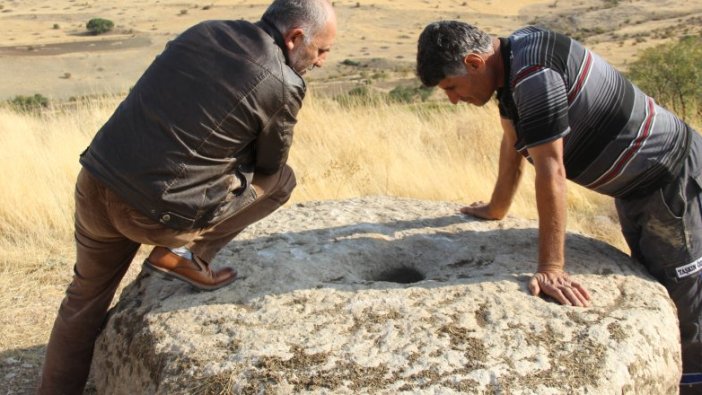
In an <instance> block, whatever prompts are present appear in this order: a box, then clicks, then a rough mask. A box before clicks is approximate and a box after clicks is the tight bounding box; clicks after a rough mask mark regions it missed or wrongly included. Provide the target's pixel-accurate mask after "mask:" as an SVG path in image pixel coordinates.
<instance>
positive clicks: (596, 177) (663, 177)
mask: <svg viewBox="0 0 702 395" xmlns="http://www.w3.org/2000/svg"><path fill="white" fill-rule="evenodd" d="M501 42H502V56H503V58H504V61H505V86H504V87H503V88H501V89H499V90H498V93H497V95H498V100H499V107H500V114H501V116H503V117H505V118H508V119H511V120H512V121H513V122H514V124H515V127H516V129H517V140H518V141H517V144H516V146H515V148H516V149H517V150H518V151H519V152H521V153H522V154H523V155H524V156H526V157H527V158H529V154H528V149H529V147H532V146H536V145H539V144H543V143H547V142H549V141H553V140H555V139H558V138H563V145H564V164H565V168H566V175H567V178H568V179H570V180H572V181H574V182H576V183H578V184H580V185H583V186H585V187H587V188H590V189H593V190H595V191H598V192H601V193H604V194H607V195H610V196H616V197H628V196H632V195H638V194H640V193H641V192H643V191H649V190H650V189H651V188H652V187H657V186H660V185H662V183H663V182H665V181H667V180H669V179H670V178H672V177H673V176H675V175H677V172H678V171H679V166H680V164H681V163H682V160H683V158H684V157H685V156H686V154H687V146H688V144H689V140H688V139H689V133H690V132H689V129H688V127H687V125H685V123H684V122H682V121H681V120H680V119H679V118H678V117H676V116H675V115H673V114H672V113H670V112H669V111H667V110H666V109H664V108H662V107H660V106H658V105H657V104H656V103H655V101H654V100H653V99H652V98H650V97H648V96H647V95H646V94H644V93H643V92H641V91H640V90H639V89H638V88H637V87H636V86H635V85H633V84H632V83H631V82H629V81H628V80H627V79H626V78H624V76H622V75H621V74H620V73H619V72H618V71H617V70H615V69H614V68H613V67H612V66H610V65H609V64H608V63H607V62H605V61H604V60H602V59H601V58H600V57H598V56H597V55H596V54H594V53H592V52H591V51H590V50H588V49H587V48H585V47H583V46H582V45H581V44H580V43H578V42H577V41H575V40H572V39H570V38H568V37H566V36H564V35H562V34H558V33H555V32H552V31H549V30H545V29H542V28H537V27H532V26H529V27H526V28H523V29H521V30H518V31H516V32H515V33H513V34H512V35H511V36H510V37H509V38H508V39H501Z"/></svg>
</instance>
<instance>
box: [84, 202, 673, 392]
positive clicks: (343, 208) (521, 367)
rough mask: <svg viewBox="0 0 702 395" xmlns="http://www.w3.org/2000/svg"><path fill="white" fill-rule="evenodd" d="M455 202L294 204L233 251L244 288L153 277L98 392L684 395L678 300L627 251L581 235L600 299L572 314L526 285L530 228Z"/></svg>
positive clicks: (109, 342)
mask: <svg viewBox="0 0 702 395" xmlns="http://www.w3.org/2000/svg"><path fill="white" fill-rule="evenodd" d="M458 207H459V206H458V205H455V204H450V203H443V202H426V201H417V200H409V199H399V198H387V197H378V198H359V199H352V200H347V201H341V202H315V203H305V204H298V205H295V206H292V207H290V208H286V209H282V210H280V211H278V212H276V213H274V214H273V215H272V216H270V217H269V218H267V219H265V220H264V221H261V222H260V223H258V224H255V225H254V226H252V227H250V228H249V229H248V230H247V231H246V232H244V233H242V234H241V235H240V237H238V238H237V239H236V240H235V241H234V242H232V243H231V244H230V245H229V246H228V248H227V249H225V250H223V251H222V252H221V253H220V255H219V256H218V258H217V261H216V262H217V263H219V264H222V263H225V262H226V263H229V264H233V265H235V266H236V268H237V269H238V271H239V273H240V275H241V276H242V277H244V278H242V279H240V280H237V281H236V282H235V283H233V284H232V285H231V286H228V287H226V288H224V289H221V290H218V291H215V292H209V293H197V292H194V291H193V290H192V289H191V288H190V287H189V286H187V285H184V284H181V283H180V282H177V281H166V280H164V279H162V278H160V277H157V276H154V275H152V274H150V273H149V272H147V271H145V272H142V273H141V274H140V276H139V277H138V278H137V280H136V281H135V282H134V283H133V284H131V285H130V286H129V287H128V288H127V289H126V290H125V292H124V293H123V295H122V298H121V300H120V302H119V304H118V305H117V306H116V307H115V309H114V310H113V313H112V315H111V318H110V319H109V322H108V323H107V326H106V328H105V330H104V332H103V334H102V335H101V337H100V338H99V340H98V343H97V346H96V350H95V357H94V361H93V374H94V378H95V381H96V386H97V388H98V391H99V393H105V394H137V393H138V394H146V393H148V394H186V393H187V394H220V393H244V394H264V393H265V394H276V393H280V394H288V393H334V394H356V393H384V394H395V393H422V394H424V393H428V394H451V393H474V394H673V393H676V392H677V384H678V381H679V378H680V374H681V369H680V354H679V344H678V342H679V339H678V335H677V333H678V329H677V319H676V316H675V308H674V306H673V304H672V302H671V301H670V300H669V299H668V297H667V294H666V291H665V289H664V288H663V287H662V286H660V285H659V284H657V283H656V282H655V281H653V280H652V279H651V278H649V277H648V276H647V275H646V274H645V273H644V272H642V270H641V269H640V268H639V267H637V266H636V265H634V264H632V263H630V262H629V259H628V258H627V256H626V255H625V254H624V253H622V252H620V251H618V250H616V249H614V248H613V247H610V246H608V245H606V244H604V243H602V242H599V241H597V240H594V239H591V238H588V237H585V236H582V235H577V234H568V239H567V251H566V254H567V260H568V269H569V271H570V272H571V273H572V274H574V276H575V277H576V278H577V279H578V280H580V281H581V282H583V283H584V284H585V286H586V287H587V288H588V289H589V290H590V291H591V293H592V296H593V305H592V307H589V308H574V307H566V306H560V305H558V304H556V303H553V302H552V301H549V300H545V299H543V298H539V297H532V296H529V295H528V293H527V281H528V279H529V278H530V273H531V271H532V270H533V269H534V268H535V266H536V240H537V230H536V226H537V225H536V223H535V222H533V221H527V220H518V219H513V218H508V219H506V220H503V221H500V222H494V221H480V220H476V219H473V218H468V217H465V216H462V215H460V214H458V213H457V209H458ZM417 280H420V281H417ZM410 281H415V282H412V283H403V282H410Z"/></svg>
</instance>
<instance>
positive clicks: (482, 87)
mask: <svg viewBox="0 0 702 395" xmlns="http://www.w3.org/2000/svg"><path fill="white" fill-rule="evenodd" d="M439 88H441V89H443V91H444V93H446V96H448V99H449V101H451V103H453V104H458V102H466V103H470V104H473V105H475V106H483V105H485V103H487V102H488V101H490V98H492V94H493V93H494V92H495V89H494V88H492V87H491V86H490V84H489V79H488V78H486V76H482V78H480V76H478V75H475V74H473V75H471V74H470V73H469V74H464V75H458V76H453V77H446V78H444V79H443V80H441V81H439Z"/></svg>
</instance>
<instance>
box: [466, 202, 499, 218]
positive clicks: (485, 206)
mask: <svg viewBox="0 0 702 395" xmlns="http://www.w3.org/2000/svg"><path fill="white" fill-rule="evenodd" d="M461 213H462V214H466V215H472V216H474V217H478V218H482V219H502V218H503V217H501V216H498V215H495V213H493V212H492V210H491V209H490V204H489V203H485V202H483V201H477V202H474V203H471V205H470V206H466V207H462V208H461Z"/></svg>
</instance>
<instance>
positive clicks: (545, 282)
mask: <svg viewBox="0 0 702 395" xmlns="http://www.w3.org/2000/svg"><path fill="white" fill-rule="evenodd" d="M529 291H531V294H532V295H534V296H537V295H538V294H539V293H541V292H542V291H543V293H545V294H546V295H548V296H550V297H552V298H554V299H556V300H557V301H558V302H559V303H561V304H564V305H568V306H578V307H588V306H589V305H590V293H589V292H587V290H586V289H585V288H583V286H582V285H580V283H578V282H576V281H573V280H571V279H570V276H568V273H566V272H564V271H562V270H560V271H544V272H538V273H536V274H534V277H532V278H531V281H530V282H529Z"/></svg>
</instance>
